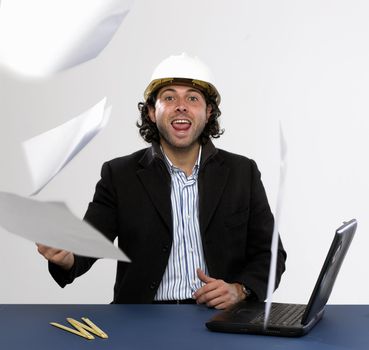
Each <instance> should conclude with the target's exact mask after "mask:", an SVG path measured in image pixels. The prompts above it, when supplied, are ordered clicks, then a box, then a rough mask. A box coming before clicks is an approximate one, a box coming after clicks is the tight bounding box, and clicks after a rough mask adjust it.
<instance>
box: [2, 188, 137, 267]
mask: <svg viewBox="0 0 369 350" xmlns="http://www.w3.org/2000/svg"><path fill="white" fill-rule="evenodd" d="M0 226H2V227H3V228H4V229H6V230H7V231H9V232H11V233H14V234H16V235H18V236H20V237H23V238H26V239H28V240H30V241H33V242H37V243H41V244H44V245H47V246H50V247H55V248H59V249H65V250H68V251H71V252H73V253H75V254H79V255H84V256H89V257H95V258H110V259H117V260H120V261H127V262H129V261H130V260H129V258H128V257H127V256H126V255H125V254H124V253H123V252H122V251H121V250H120V249H118V248H117V247H115V246H114V244H113V243H112V242H110V241H109V240H108V239H107V238H106V237H105V236H103V235H102V234H101V233H100V232H98V231H97V230H95V229H94V228H93V227H92V226H90V225H89V224H88V223H87V222H85V221H82V220H80V219H78V218H77V217H75V216H74V215H73V214H72V213H71V212H70V211H69V209H68V207H67V206H66V205H65V203H63V202H41V201H38V200H35V199H31V198H24V197H21V196H18V195H15V194H12V193H6V192H0Z"/></svg>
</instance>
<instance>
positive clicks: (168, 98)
mask: <svg viewBox="0 0 369 350" xmlns="http://www.w3.org/2000/svg"><path fill="white" fill-rule="evenodd" d="M164 100H165V101H173V100H174V97H173V96H165V97H164Z"/></svg>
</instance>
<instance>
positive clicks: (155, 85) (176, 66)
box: [144, 53, 220, 105]
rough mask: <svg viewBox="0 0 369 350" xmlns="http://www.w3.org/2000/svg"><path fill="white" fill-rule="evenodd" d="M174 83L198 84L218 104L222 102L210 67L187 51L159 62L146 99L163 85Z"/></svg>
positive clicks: (147, 89) (145, 94) (146, 93)
mask: <svg viewBox="0 0 369 350" xmlns="http://www.w3.org/2000/svg"><path fill="white" fill-rule="evenodd" d="M174 83H189V84H191V85H193V86H196V87H197V88H199V89H200V90H203V91H205V92H206V93H208V94H209V95H210V96H213V97H214V98H215V101H216V103H217V105H219V103H220V94H219V92H218V90H217V89H216V88H215V85H214V78H213V75H212V73H211V71H210V69H209V68H208V67H207V66H206V65H205V64H204V63H203V62H201V61H200V60H199V59H198V57H191V56H189V55H187V54H186V53H182V54H181V55H178V56H169V57H168V58H166V59H164V60H163V61H162V62H160V63H159V65H158V66H157V67H156V68H155V70H154V72H153V74H152V76H151V81H150V83H149V85H148V86H147V88H146V89H145V92H144V97H145V100H146V99H147V98H148V97H149V96H150V95H151V94H152V93H153V92H154V91H156V90H158V89H159V88H161V87H162V86H165V85H168V84H174Z"/></svg>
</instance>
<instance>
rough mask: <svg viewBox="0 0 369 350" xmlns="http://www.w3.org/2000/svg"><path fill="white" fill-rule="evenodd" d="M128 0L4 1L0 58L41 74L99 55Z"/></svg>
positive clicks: (6, 63) (29, 72) (126, 9)
mask: <svg viewBox="0 0 369 350" xmlns="http://www.w3.org/2000/svg"><path fill="white" fill-rule="evenodd" d="M132 4H133V0H78V1H76V0H63V1H50V0H32V1H29V0H3V2H2V5H1V11H0V63H1V64H3V65H4V66H6V67H8V68H10V69H11V70H13V71H15V72H17V73H20V74H23V75H27V76H33V77H43V76H48V75H50V74H54V73H57V72H60V71H63V70H64V69H67V68H71V67H73V66H76V65H78V64H81V63H83V62H86V61H89V60H91V59H93V58H95V57H97V56H98V55H99V53H100V52H101V51H102V50H103V49H104V48H105V47H106V46H107V45H108V43H109V42H110V40H111V39H112V37H113V35H114V34H115V33H116V31H117V30H118V28H119V26H120V24H121V23H122V21H123V19H124V18H125V17H126V15H127V14H128V12H129V11H130V9H131V7H132Z"/></svg>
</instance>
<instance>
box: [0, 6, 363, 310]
mask: <svg viewBox="0 0 369 350" xmlns="http://www.w3.org/2000/svg"><path fill="white" fill-rule="evenodd" d="M368 14H369V3H368V2H367V1H364V0H363V1H345V0H335V1H333V0H332V1H328V0H309V1H294V0H285V1H275V0H263V1H256V0H255V1H251V0H247V1H246V0H237V1H236V0H233V1H230V0H228V1H221V0H218V1H215V0H201V1H199V0H186V1H173V0H156V1H144V0H136V2H135V4H134V7H133V9H132V11H131V12H130V13H129V15H128V16H127V18H126V20H125V21H124V23H123V25H122V26H121V27H120V29H119V31H118V32H117V34H116V35H115V36H114V38H113V40H112V41H111V42H110V44H109V45H108V46H107V47H106V49H105V50H104V51H103V53H102V54H101V55H100V56H99V57H98V59H96V60H94V61H91V62H89V63H87V64H84V65H82V66H79V67H76V68H74V69H71V70H68V71H66V72H64V73H60V74H58V75H56V76H53V77H50V78H46V79H25V78H22V77H19V76H17V75H15V74H13V73H10V72H8V71H6V70H5V69H2V70H1V69H0V118H1V126H0V142H1V143H0V145H1V147H0V162H1V171H0V190H2V191H10V192H15V193H18V194H22V195H26V194H27V193H29V191H30V182H29V181H30V180H29V175H28V173H27V169H26V165H25V161H24V159H23V155H22V152H21V148H20V143H21V142H22V141H23V140H26V139H28V138H30V137H32V136H35V135H38V134H39V133H41V132H44V131H46V130H49V129H51V128H53V127H55V126H57V125H59V124H61V123H64V122H66V121H68V120H69V119H71V118H72V117H74V116H76V115H78V114H79V113H81V112H83V111H84V110H86V109H88V108H89V107H91V106H92V105H94V104H95V103H96V102H97V101H99V100H100V99H101V98H102V97H104V96H107V97H108V103H109V104H112V105H113V113H112V117H111V120H110V122H109V124H108V125H107V127H106V129H105V130H103V132H102V133H100V134H99V135H98V136H97V137H96V138H95V139H94V140H93V141H92V142H91V143H90V144H89V145H88V146H87V147H86V148H85V149H84V150H83V151H82V152H81V153H80V154H79V155H78V156H77V157H76V158H75V159H74V160H73V161H72V163H71V164H69V165H68V166H67V167H66V168H65V169H64V170H63V171H62V173H61V174H59V176H57V177H56V178H55V179H54V180H53V181H52V182H51V183H50V184H49V185H48V186H47V187H46V188H45V189H44V190H43V191H42V192H41V193H40V195H38V196H37V198H38V199H42V200H63V201H65V202H66V203H67V204H68V205H69V206H70V208H71V209H72V211H73V212H74V213H75V214H76V215H78V216H79V217H82V216H83V214H84V211H85V209H86V207H87V204H88V202H89V201H90V200H91V198H92V195H93V192H94V187H95V184H96V182H97V180H98V179H99V176H100V174H99V173H100V168H101V165H102V163H103V162H104V161H105V160H108V159H111V158H113V157H117V156H120V155H125V154H129V153H131V152H133V151H135V150H137V149H139V148H142V147H146V144H145V143H144V142H143V141H142V140H141V139H140V137H139V134H138V129H137V127H136V126H135V122H136V121H137V118H138V111H137V107H136V105H137V102H138V101H141V100H142V93H143V90H144V88H145V87H146V84H147V83H148V81H149V78H150V76H151V72H152V70H153V69H154V67H155V66H156V65H157V64H158V63H159V62H160V61H161V60H162V59H163V58H165V57H167V56H169V55H171V54H180V53H181V52H183V51H186V52H188V53H189V54H192V55H197V56H199V57H200V58H201V59H202V60H203V61H205V62H206V63H207V64H208V65H209V66H210V67H211V68H212V70H213V71H214V73H215V76H216V80H217V87H218V90H219V91H220V92H221V95H222V103H221V106H220V107H221V110H222V117H221V124H222V127H224V128H225V130H226V132H225V134H224V135H223V136H222V137H221V138H220V139H219V140H216V141H215V144H216V146H217V147H220V148H224V149H227V150H229V151H232V152H235V153H239V154H243V155H246V156H248V157H251V158H253V159H255V160H256V161H257V163H258V165H259V168H260V170H261V172H262V178H263V182H264V185H265V187H266V190H267V193H268V197H269V200H270V204H271V207H272V209H273V210H274V208H275V201H276V195H277V190H278V175H279V138H278V137H279V130H278V123H279V121H281V123H282V125H283V128H284V133H285V137H286V140H287V145H288V174H287V182H286V193H285V199H284V208H283V209H284V210H283V213H282V218H281V227H280V232H281V236H282V239H283V242H284V245H285V248H286V250H287V252H288V260H287V271H286V273H285V274H284V276H283V280H282V283H281V285H280V287H279V289H278V291H277V292H276V293H275V300H278V301H289V302H302V303H304V302H307V299H308V297H309V295H310V293H311V291H312V288H313V286H314V283H315V280H316V278H317V276H318V273H319V270H320V267H321V265H322V263H323V260H324V257H325V254H326V252H327V250H328V248H329V245H330V242H331V240H332V237H333V233H334V230H335V229H336V228H337V227H338V226H339V225H340V224H341V223H342V221H344V220H349V219H351V218H353V217H355V218H357V220H358V222H359V226H358V231H357V234H356V237H355V238H354V241H353V243H352V246H351V248H350V251H349V253H348V255H347V258H346V260H345V262H344V264H343V267H342V269H341V272H340V275H339V276H338V280H337V283H336V286H335V288H334V290H333V293H332V296H331V299H330V302H331V303H368V302H369V281H368V278H367V273H366V271H367V268H368V266H369V257H368V245H369V238H368V236H367V235H366V234H367V232H369V219H368V216H367V215H366V212H367V202H368V198H369V188H368V187H369V186H368V183H367V182H368V179H369V167H368V166H367V156H366V150H367V149H368V148H369V137H368V132H367V129H368V122H367V118H368V117H369V103H368V96H369V69H368V62H369V45H368V38H369V21H368ZM25 54H27V53H25ZM0 239H1V241H0V280H1V282H0V303H109V302H110V301H111V300H112V289H113V283H114V277H115V262H114V261H110V260H101V261H98V262H97V263H96V264H95V265H94V266H93V268H92V269H91V270H90V271H89V272H88V273H87V274H85V275H84V276H83V277H81V278H79V279H78V280H76V281H75V282H74V283H73V285H70V286H68V287H66V288H64V289H61V288H59V286H57V284H56V283H55V282H54V281H53V280H52V278H51V277H50V276H49V274H48V271H47V263H46V261H45V260H44V259H43V258H42V257H41V256H40V255H39V254H38V253H37V251H36V247H35V245H34V243H32V242H29V241H26V240H24V239H22V238H18V237H17V236H14V235H12V234H10V233H8V232H6V231H4V230H2V229H0Z"/></svg>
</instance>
